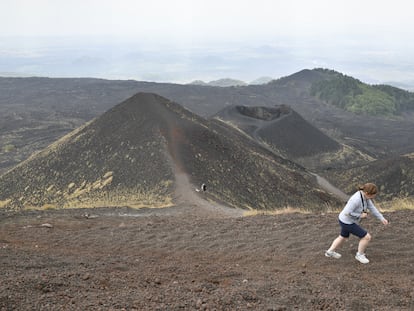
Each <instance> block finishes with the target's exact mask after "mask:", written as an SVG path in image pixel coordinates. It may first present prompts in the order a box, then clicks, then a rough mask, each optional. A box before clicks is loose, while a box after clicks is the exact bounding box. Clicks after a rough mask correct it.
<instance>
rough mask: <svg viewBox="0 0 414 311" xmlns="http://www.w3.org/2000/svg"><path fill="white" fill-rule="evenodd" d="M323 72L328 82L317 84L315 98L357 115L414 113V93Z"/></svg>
mask: <svg viewBox="0 0 414 311" xmlns="http://www.w3.org/2000/svg"><path fill="white" fill-rule="evenodd" d="M318 70H321V71H322V72H324V73H325V74H326V79H324V80H321V81H318V82H314V83H313V84H312V86H311V90H310V92H311V95H312V96H315V97H317V98H319V99H321V100H323V101H325V102H327V103H329V104H331V105H334V106H336V107H339V108H342V109H344V110H346V111H350V112H353V113H356V114H369V115H376V116H395V115H400V114H401V113H402V112H404V111H409V110H414V93H411V92H408V91H405V90H401V89H398V88H396V87H392V86H389V85H368V84H365V83H362V82H361V81H359V80H357V79H354V78H352V77H349V76H346V75H343V74H341V73H339V72H335V71H332V70H323V69H318Z"/></svg>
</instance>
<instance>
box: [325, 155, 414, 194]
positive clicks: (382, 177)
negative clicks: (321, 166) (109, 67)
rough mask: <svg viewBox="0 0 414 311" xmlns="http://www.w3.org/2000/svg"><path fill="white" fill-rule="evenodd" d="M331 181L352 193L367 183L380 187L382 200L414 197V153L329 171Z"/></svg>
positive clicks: (327, 173)
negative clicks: (358, 186) (357, 187)
mask: <svg viewBox="0 0 414 311" xmlns="http://www.w3.org/2000/svg"><path fill="white" fill-rule="evenodd" d="M326 175H327V176H328V178H329V179H330V180H331V181H334V183H335V184H336V185H337V186H338V187H340V188H341V189H343V190H344V191H346V192H347V193H351V192H352V191H354V190H355V187H356V186H357V185H359V184H362V183H364V182H366V181H370V182H373V183H375V184H377V185H378V186H379V187H380V189H379V190H380V192H379V197H380V198H381V200H392V199H397V198H407V197H413V196H414V153H410V154H405V155H401V156H393V157H390V158H387V159H382V160H377V161H373V162H370V163H368V164H366V165H362V166H357V167H354V168H350V169H346V170H329V171H327V172H326Z"/></svg>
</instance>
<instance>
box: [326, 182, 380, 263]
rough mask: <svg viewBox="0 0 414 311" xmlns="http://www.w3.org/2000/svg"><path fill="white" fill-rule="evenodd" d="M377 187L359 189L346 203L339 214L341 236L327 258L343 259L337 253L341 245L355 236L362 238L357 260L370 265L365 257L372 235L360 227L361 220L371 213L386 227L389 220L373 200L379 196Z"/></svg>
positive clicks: (366, 186)
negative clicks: (350, 236) (351, 235)
mask: <svg viewBox="0 0 414 311" xmlns="http://www.w3.org/2000/svg"><path fill="white" fill-rule="evenodd" d="M377 192H378V189H377V186H376V185H374V184H372V183H366V184H365V185H363V186H360V187H359V188H358V191H357V192H355V193H354V194H353V195H352V196H351V198H350V199H349V200H348V202H347V203H346V205H345V207H344V209H343V210H342V212H341V213H340V214H339V217H338V218H339V224H340V226H341V234H340V235H339V236H338V237H337V238H336V239H335V240H334V241H333V242H332V245H331V247H330V248H329V249H328V250H327V251H326V252H325V256H326V257H332V258H335V259H339V258H341V254H339V253H337V252H335V249H337V248H338V247H339V246H341V244H342V243H343V242H344V241H345V240H347V239H348V238H349V235H350V234H353V235H355V236H357V237H359V238H360V240H359V244H358V252H357V253H356V255H355V259H356V260H358V261H359V262H361V263H363V264H367V263H369V260H368V258H367V257H366V256H365V249H366V248H367V246H368V243H369V241H370V240H371V235H370V234H369V233H368V232H367V231H366V230H365V229H364V228H362V227H361V226H360V225H359V222H360V220H361V219H363V218H366V217H367V215H368V214H367V213H368V211H370V212H371V213H372V214H373V215H374V216H375V217H376V218H378V219H379V220H380V221H381V222H382V223H383V224H384V225H388V220H386V219H385V218H384V216H382V214H381V213H380V212H379V211H378V210H377V208H376V207H375V205H374V203H373V201H372V199H373V198H374V197H375V195H376V194H377Z"/></svg>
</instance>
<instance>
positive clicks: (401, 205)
mask: <svg viewBox="0 0 414 311" xmlns="http://www.w3.org/2000/svg"><path fill="white" fill-rule="evenodd" d="M381 210H383V211H385V212H395V211H401V210H411V211H412V210H414V198H413V197H408V198H399V199H394V200H392V201H389V202H385V203H383V204H381Z"/></svg>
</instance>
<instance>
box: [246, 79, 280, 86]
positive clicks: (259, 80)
mask: <svg viewBox="0 0 414 311" xmlns="http://www.w3.org/2000/svg"><path fill="white" fill-rule="evenodd" d="M273 80H275V79H273V78H272V77H260V78H257V79H256V80H253V81H250V83H249V85H258V84H259V85H260V84H267V83H269V82H270V81H273Z"/></svg>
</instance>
